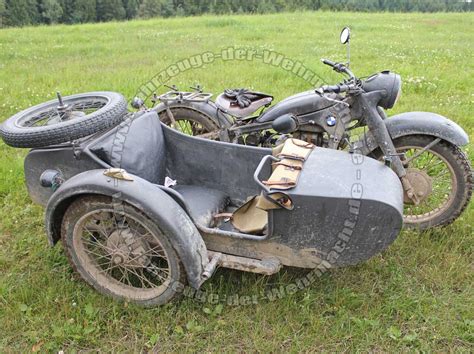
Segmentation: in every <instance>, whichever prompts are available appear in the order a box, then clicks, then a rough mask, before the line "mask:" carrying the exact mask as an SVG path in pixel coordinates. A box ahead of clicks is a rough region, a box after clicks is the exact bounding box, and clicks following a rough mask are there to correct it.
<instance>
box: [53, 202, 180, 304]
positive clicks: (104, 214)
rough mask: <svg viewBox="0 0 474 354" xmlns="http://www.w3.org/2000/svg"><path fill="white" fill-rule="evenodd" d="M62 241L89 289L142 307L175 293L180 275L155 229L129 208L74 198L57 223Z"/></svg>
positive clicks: (170, 250)
mask: <svg viewBox="0 0 474 354" xmlns="http://www.w3.org/2000/svg"><path fill="white" fill-rule="evenodd" d="M61 233H62V241H63V245H64V248H65V251H66V253H67V255H68V258H69V261H70V263H71V265H72V267H73V268H74V270H75V271H76V272H77V273H78V274H79V275H80V276H81V277H82V278H83V279H84V280H85V281H86V282H87V283H88V284H89V285H91V286H92V287H93V288H94V289H96V290H97V291H99V292H100V293H102V294H104V295H107V296H111V297H113V298H115V299H117V300H121V301H127V302H133V303H136V304H138V305H142V306H154V305H162V304H165V303H167V302H169V301H170V300H172V299H173V298H174V297H175V296H177V295H178V294H179V291H181V290H182V289H183V287H184V284H185V281H186V280H185V272H184V269H183V267H182V265H181V262H180V260H179V257H178V255H177V253H176V251H175V250H174V249H173V247H172V246H171V244H170V242H169V241H168V239H167V238H166V236H165V235H164V234H163V233H162V231H161V230H160V229H159V227H158V226H157V225H156V224H155V223H154V222H153V221H152V220H151V219H149V218H148V217H147V216H146V215H144V214H143V213H142V212H141V211H139V210H138V209H136V208H134V207H132V206H131V205H128V204H123V205H120V206H119V207H117V206H116V205H115V204H112V200H111V198H107V197H103V196H87V197H82V198H79V199H77V200H75V201H74V202H73V203H72V204H71V205H70V206H69V208H68V209H67V211H66V213H65V215H64V219H63V222H62V230H61Z"/></svg>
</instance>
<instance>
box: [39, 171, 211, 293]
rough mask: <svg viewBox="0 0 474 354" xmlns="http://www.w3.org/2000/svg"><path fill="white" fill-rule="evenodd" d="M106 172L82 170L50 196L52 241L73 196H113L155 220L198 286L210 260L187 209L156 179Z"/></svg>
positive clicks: (48, 221) (48, 220)
mask: <svg viewBox="0 0 474 354" xmlns="http://www.w3.org/2000/svg"><path fill="white" fill-rule="evenodd" d="M103 172H104V170H103V169H99V170H90V171H86V172H82V173H80V174H78V175H76V176H74V177H72V178H71V179H69V180H68V181H66V182H65V183H64V184H63V185H62V186H61V187H60V188H59V189H58V190H57V191H56V192H55V193H54V194H53V195H52V196H51V198H50V200H49V202H48V204H47V206H46V213H45V221H46V229H47V233H48V239H49V242H50V244H51V245H54V244H55V243H56V242H57V241H58V240H59V239H60V237H61V236H60V227H61V224H60V222H61V220H62V213H63V212H64V210H65V208H66V207H67V205H69V204H70V203H71V201H72V200H73V199H75V198H77V197H78V196H80V195H87V194H89V195H90V194H98V195H105V196H110V197H113V199H112V201H113V202H114V203H120V202H125V203H128V204H131V205H133V206H135V207H136V208H138V209H140V210H142V211H143V212H144V213H145V214H146V215H148V217H150V218H151V219H152V220H153V221H154V222H156V224H157V226H158V227H159V228H160V229H161V230H162V231H163V233H164V234H165V235H166V236H167V237H168V239H169V241H170V242H171V244H172V245H173V247H174V249H175V250H176V252H177V253H178V255H179V257H180V260H181V261H182V263H183V265H184V268H185V270H186V272H187V276H188V281H189V283H190V285H191V286H193V287H196V288H198V287H199V286H200V285H201V283H202V281H203V280H204V279H203V278H202V276H201V275H202V273H203V271H204V268H205V266H206V265H207V263H208V256H207V249H206V245H205V244H204V242H203V239H202V237H201V235H200V234H199V232H198V230H197V229H196V226H195V225H194V224H193V222H192V221H191V219H190V218H189V216H188V215H187V214H186V212H185V211H184V210H183V209H182V208H181V207H180V206H179V205H178V203H176V202H175V201H174V199H173V198H171V197H170V196H169V195H168V194H167V193H166V192H164V191H163V190H161V189H160V188H159V187H158V186H157V185H155V184H153V183H150V182H148V181H146V180H144V179H142V178H140V177H138V176H135V175H132V177H133V179H134V180H133V181H123V180H118V179H114V178H110V177H106V176H104V174H103ZM114 205H115V204H114ZM118 207H119V205H118Z"/></svg>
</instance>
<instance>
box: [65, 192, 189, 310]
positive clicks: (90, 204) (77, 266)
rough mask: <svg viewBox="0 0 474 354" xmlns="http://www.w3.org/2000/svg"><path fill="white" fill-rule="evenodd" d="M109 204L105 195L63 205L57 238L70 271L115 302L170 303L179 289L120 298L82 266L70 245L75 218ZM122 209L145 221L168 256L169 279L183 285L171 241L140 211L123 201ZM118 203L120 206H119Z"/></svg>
mask: <svg viewBox="0 0 474 354" xmlns="http://www.w3.org/2000/svg"><path fill="white" fill-rule="evenodd" d="M111 205H112V199H111V198H110V197H105V196H93V195H89V196H83V197H79V198H78V199H76V200H74V201H73V202H72V203H71V204H70V205H69V207H68V208H67V210H66V212H65V214H64V217H63V220H62V224H61V240H62V243H63V246H64V250H65V251H66V255H67V257H68V260H69V263H70V264H71V266H72V268H73V269H74V271H75V272H76V273H77V274H78V275H80V277H81V278H82V280H84V281H85V282H86V283H87V284H89V285H90V286H91V287H92V288H94V289H95V290H97V291H98V292H99V293H101V294H103V295H105V296H108V297H112V298H114V299H115V300H118V301H126V302H132V303H135V304H137V305H140V306H144V307H151V306H157V305H164V304H166V303H168V302H170V301H171V300H172V299H173V298H175V297H177V296H179V295H180V293H179V292H177V291H175V290H174V289H173V288H172V287H168V288H167V289H166V290H165V291H164V292H163V293H161V294H160V295H158V296H156V297H154V298H151V299H147V300H136V299H129V298H124V297H122V296H120V295H118V294H116V293H114V292H112V291H111V290H110V289H108V288H107V287H106V286H104V284H100V283H98V282H97V281H96V279H94V278H93V277H92V276H91V275H90V274H89V273H88V272H87V270H86V269H85V268H84V267H83V266H82V264H81V262H80V260H79V258H78V256H77V254H76V252H75V249H74V246H73V231H74V227H75V225H76V223H77V221H78V220H79V219H80V218H81V217H82V216H83V215H84V214H86V213H89V212H91V211H93V210H98V209H103V208H110V207H111ZM122 206H123V211H124V212H125V213H126V214H129V215H131V216H133V217H134V218H136V219H137V220H139V221H140V222H142V223H143V224H145V225H146V226H147V227H148V228H149V229H150V230H151V231H152V232H153V234H154V235H155V236H156V237H157V238H158V239H159V241H160V243H161V245H162V247H163V248H164V249H165V251H166V253H167V255H168V261H169V264H170V272H171V274H172V281H173V282H179V283H180V284H182V285H183V286H186V273H185V271H184V267H183V265H182V263H181V261H180V259H179V257H178V254H177V253H176V251H175V250H174V248H173V247H172V245H171V243H170V242H169V241H168V239H167V238H166V236H165V235H164V234H163V232H162V231H161V230H160V229H159V227H158V226H157V225H156V224H155V223H154V222H153V221H152V220H151V219H150V218H148V217H147V216H146V215H145V214H144V213H143V212H142V211H140V210H138V209H136V208H135V207H133V206H131V205H129V204H127V203H123V205H122ZM122 206H121V207H122Z"/></svg>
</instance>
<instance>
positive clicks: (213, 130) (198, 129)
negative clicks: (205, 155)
mask: <svg viewBox="0 0 474 354" xmlns="http://www.w3.org/2000/svg"><path fill="white" fill-rule="evenodd" d="M170 110H171V113H172V115H173V119H174V122H173V121H172V119H171V118H170V117H169V115H168V113H167V112H166V111H164V112H161V113H160V120H161V121H162V122H163V123H164V124H166V125H167V126H169V127H172V128H174V129H176V130H178V131H180V132H182V133H184V134H188V135H192V136H198V137H201V138H205V139H211V140H218V138H219V127H218V126H217V125H216V124H215V123H214V122H213V121H212V120H210V119H209V118H208V117H207V116H205V115H204V114H202V113H200V112H198V111H195V110H193V109H188V108H181V107H180V108H173V107H171V108H170Z"/></svg>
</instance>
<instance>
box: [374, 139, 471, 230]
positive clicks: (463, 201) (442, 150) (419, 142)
mask: <svg viewBox="0 0 474 354" xmlns="http://www.w3.org/2000/svg"><path fill="white" fill-rule="evenodd" d="M434 139H435V137H433V136H428V135H407V136H403V137H400V138H397V139H395V140H394V141H393V143H394V145H395V148H396V149H398V148H400V147H403V146H419V147H425V146H426V145H428V144H429V143H430V142H432V141H433V140H434ZM429 150H432V151H434V152H436V153H438V154H439V155H441V156H443V157H444V158H445V159H446V161H448V163H449V164H450V165H451V167H452V168H453V171H454V174H455V177H456V182H457V192H456V195H455V197H454V200H453V203H451V205H450V206H449V207H448V208H447V209H446V210H445V211H444V212H443V213H442V214H440V215H438V216H436V217H435V218H433V219H431V220H428V221H425V222H421V223H405V225H404V226H405V227H407V228H415V229H418V230H426V229H429V228H431V227H436V226H446V225H449V224H451V223H452V222H453V221H454V220H456V219H457V218H458V216H459V215H461V213H462V212H463V211H464V209H466V207H467V205H468V204H469V201H470V199H471V196H472V184H473V175H472V170H471V165H470V162H469V159H468V158H467V156H466V155H465V154H464V152H463V151H462V150H461V149H460V148H459V147H458V146H456V145H453V144H451V143H449V142H447V141H445V140H441V141H440V142H439V143H437V144H436V145H435V146H433V147H432V148H430V149H429ZM382 156H383V154H382V151H381V150H380V149H377V150H375V151H374V152H372V157H374V158H375V159H377V160H380V159H381V158H382Z"/></svg>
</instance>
